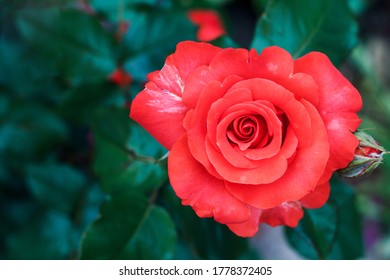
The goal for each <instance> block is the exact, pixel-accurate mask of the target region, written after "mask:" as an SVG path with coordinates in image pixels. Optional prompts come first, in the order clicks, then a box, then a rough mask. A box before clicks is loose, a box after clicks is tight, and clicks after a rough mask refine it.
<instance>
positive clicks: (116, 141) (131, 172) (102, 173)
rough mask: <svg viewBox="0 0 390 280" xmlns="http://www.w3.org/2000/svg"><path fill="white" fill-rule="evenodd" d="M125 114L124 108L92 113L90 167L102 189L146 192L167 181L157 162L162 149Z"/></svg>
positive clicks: (162, 152)
mask: <svg viewBox="0 0 390 280" xmlns="http://www.w3.org/2000/svg"><path fill="white" fill-rule="evenodd" d="M128 114H129V111H128V109H126V108H106V109H105V110H101V111H100V112H97V113H96V119H95V122H94V130H93V132H94V141H95V159H94V163H93V168H94V171H95V173H96V174H97V176H98V177H99V178H100V180H101V182H102V187H103V189H104V190H105V191H106V192H112V191H114V190H117V189H121V188H128V187H130V188H132V189H139V190H141V191H144V192H147V191H150V190H151V189H154V188H158V187H160V186H161V185H162V184H163V183H164V182H165V181H166V180H167V175H166V171H165V168H164V166H162V165H161V164H160V163H157V159H158V158H160V157H162V156H163V155H164V153H165V149H164V148H163V147H162V146H161V145H160V144H158V143H157V142H156V140H154V139H153V138H152V137H151V136H150V135H149V134H148V133H147V132H146V131H145V130H144V129H142V128H141V127H140V126H139V125H138V124H136V123H134V122H133V121H132V120H130V118H129V116H128ZM141 170H142V172H140V171H141Z"/></svg>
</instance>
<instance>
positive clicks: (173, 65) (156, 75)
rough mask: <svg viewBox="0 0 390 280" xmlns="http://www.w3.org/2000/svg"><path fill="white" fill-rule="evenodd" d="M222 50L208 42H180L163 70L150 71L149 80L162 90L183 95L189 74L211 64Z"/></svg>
mask: <svg viewBox="0 0 390 280" xmlns="http://www.w3.org/2000/svg"><path fill="white" fill-rule="evenodd" d="M220 51H221V49H220V48H218V47H215V46H213V45H210V44H206V43H196V42H191V41H184V42H180V43H179V44H177V47H176V51H175V53H174V54H172V55H170V56H168V58H167V60H166V61H165V65H164V67H163V68H162V69H161V71H155V72H153V73H150V74H149V75H148V80H149V81H151V82H154V83H155V84H156V85H157V86H158V87H159V88H160V89H161V90H164V91H170V92H171V93H174V94H176V95H179V96H181V94H182V92H183V90H184V83H185V81H186V79H187V77H188V75H189V74H190V73H191V72H192V71H193V70H194V69H196V68H198V67H199V66H202V65H209V64H210V62H211V61H212V59H213V58H214V57H215V55H216V54H218V53H219V52H220Z"/></svg>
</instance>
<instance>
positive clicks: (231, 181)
mask: <svg viewBox="0 0 390 280" xmlns="http://www.w3.org/2000/svg"><path fill="white" fill-rule="evenodd" d="M148 79H149V82H148V83H147V84H146V88H145V89H144V90H143V91H142V92H141V93H139V94H138V96H137V97H136V98H135V100H134V101H133V104H132V108H131V113H130V117H131V118H133V119H134V120H135V121H137V122H139V123H140V124H141V125H142V126H143V127H144V128H145V129H146V130H148V131H149V132H150V133H151V134H152V135H153V136H154V137H155V138H156V139H157V140H158V141H159V142H160V143H161V144H162V145H164V146H165V147H166V148H167V149H168V150H170V154H169V157H168V173H169V178H170V182H171V184H172V187H173V188H174V190H175V192H176V194H177V195H178V196H179V197H180V198H181V199H182V203H183V204H184V205H190V206H191V207H192V208H193V209H194V210H195V212H196V213H197V214H198V216H200V217H214V219H215V220H216V221H218V222H220V223H222V224H226V225H227V226H228V227H229V228H230V229H231V230H232V231H233V232H235V233H236V234H237V235H240V236H252V235H254V234H255V233H256V232H257V230H258V225H259V223H262V222H264V223H267V224H269V225H271V226H277V225H287V226H291V227H294V226H296V225H297V223H298V221H299V220H300V219H301V218H302V216H303V211H302V207H306V208H318V207H321V206H322V205H323V204H324V203H325V202H326V200H327V199H328V196H329V190H330V187H329V179H330V177H331V175H332V173H333V172H334V171H335V170H337V169H340V168H343V167H345V166H347V165H348V163H349V162H351V160H352V159H353V157H354V151H355V148H356V147H357V145H358V144H359V141H358V140H357V138H356V137H355V136H354V135H353V133H352V132H353V131H355V130H356V128H357V127H358V126H359V124H360V119H359V118H358V116H357V114H356V112H358V111H359V110H360V108H361V106H362V102H361V97H360V95H359V93H358V91H357V90H356V89H355V88H354V87H353V86H352V85H351V84H350V83H349V82H348V81H347V80H346V79H345V78H344V76H343V75H342V74H341V73H340V72H339V71H338V70H337V69H336V68H335V67H334V66H333V65H332V63H331V62H330V60H329V59H328V57H327V56H325V55H324V54H322V53H318V52H313V53H309V54H307V55H305V56H303V57H301V58H298V59H296V60H295V61H294V60H293V58H292V57H291V55H290V54H289V53H288V52H286V51H285V50H283V49H281V48H279V47H269V48H266V49H264V50H263V51H262V53H261V54H260V55H259V54H258V53H257V52H256V50H254V49H252V50H250V51H248V50H245V49H232V48H228V49H221V48H218V47H215V46H212V45H210V44H207V43H195V42H182V43H180V44H178V46H177V49H176V52H175V53H174V54H172V55H170V56H169V57H168V58H167V60H166V62H165V66H164V67H163V69H162V70H161V71H156V72H153V73H151V74H149V76H148Z"/></svg>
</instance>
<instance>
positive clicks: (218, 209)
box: [168, 136, 250, 224]
mask: <svg viewBox="0 0 390 280" xmlns="http://www.w3.org/2000/svg"><path fill="white" fill-rule="evenodd" d="M168 173H169V179H170V182H171V184H172V187H173V189H174V190H175V192H176V194H177V196H178V197H180V198H181V199H182V203H183V204H184V205H190V206H191V207H192V208H193V209H194V210H195V212H196V213H197V215H198V216H200V217H212V216H214V219H215V220H216V221H218V222H220V223H223V224H226V223H241V222H245V221H246V220H248V218H249V216H250V211H249V208H248V206H247V205H246V204H245V203H243V202H241V201H240V200H238V199H236V198H235V197H234V196H232V195H231V194H230V193H229V192H227V191H226V189H225V187H224V181H223V180H219V179H217V178H215V177H213V176H212V175H210V174H209V173H208V172H207V171H206V169H205V168H204V167H203V166H202V165H201V164H199V162H197V161H196V160H195V159H194V158H193V157H192V155H191V153H190V150H189V149H188V146H187V137H186V136H183V137H182V138H180V140H178V141H177V142H176V144H175V145H174V146H173V148H172V150H171V152H170V154H169V157H168Z"/></svg>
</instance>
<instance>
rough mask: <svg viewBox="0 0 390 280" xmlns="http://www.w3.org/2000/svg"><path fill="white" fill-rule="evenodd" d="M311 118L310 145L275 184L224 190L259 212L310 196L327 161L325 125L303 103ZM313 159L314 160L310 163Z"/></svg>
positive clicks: (310, 105)
mask: <svg viewBox="0 0 390 280" xmlns="http://www.w3.org/2000/svg"><path fill="white" fill-rule="evenodd" d="M301 102H302V105H304V107H305V108H306V110H307V112H308V115H309V116H310V118H309V121H311V128H310V129H309V131H313V132H312V135H311V137H312V141H311V145H310V146H308V147H304V148H297V152H296V155H295V158H294V160H293V161H292V162H291V163H290V165H289V166H288V168H287V170H286V172H285V174H284V175H283V176H282V177H281V178H280V179H279V180H277V181H275V182H272V183H270V184H265V185H258V186H254V185H242V184H234V183H229V182H227V183H226V188H227V189H228V190H229V191H230V192H231V193H232V194H233V195H234V196H236V197H237V198H238V199H240V200H242V201H244V202H246V203H248V204H249V205H252V206H254V207H258V208H264V209H267V208H273V207H276V206H278V205H280V204H281V203H283V202H286V201H297V200H299V199H301V198H302V197H304V196H305V195H307V194H309V193H311V192H313V190H314V189H315V187H316V186H317V182H318V181H319V179H320V177H321V175H322V173H323V172H324V169H325V166H326V163H327V161H328V159H329V143H328V136H327V133H326V129H325V125H324V123H323V122H322V119H321V117H320V116H319V114H318V112H317V110H316V109H315V108H314V106H313V105H312V104H311V103H309V102H308V101H306V100H302V101H301ZM310 159H315V160H310Z"/></svg>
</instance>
